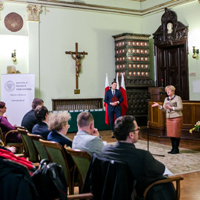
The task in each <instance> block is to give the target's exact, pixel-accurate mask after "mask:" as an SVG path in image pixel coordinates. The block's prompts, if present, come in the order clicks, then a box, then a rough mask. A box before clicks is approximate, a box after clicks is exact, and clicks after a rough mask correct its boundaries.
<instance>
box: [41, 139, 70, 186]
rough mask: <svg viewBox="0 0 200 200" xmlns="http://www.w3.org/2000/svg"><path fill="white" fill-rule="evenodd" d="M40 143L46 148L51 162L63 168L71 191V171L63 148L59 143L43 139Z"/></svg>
mask: <svg viewBox="0 0 200 200" xmlns="http://www.w3.org/2000/svg"><path fill="white" fill-rule="evenodd" d="M39 141H40V142H41V143H42V145H43V146H44V147H45V149H46V151H47V153H48V155H49V158H50V160H51V161H52V162H55V163H57V164H59V165H61V166H62V169H63V172H64V175H65V178H66V181H67V184H68V186H69V187H70V190H71V176H70V170H69V166H68V163H67V158H66V155H65V152H64V149H63V147H62V146H61V145H60V144H59V143H58V142H52V141H46V140H42V139H39Z"/></svg>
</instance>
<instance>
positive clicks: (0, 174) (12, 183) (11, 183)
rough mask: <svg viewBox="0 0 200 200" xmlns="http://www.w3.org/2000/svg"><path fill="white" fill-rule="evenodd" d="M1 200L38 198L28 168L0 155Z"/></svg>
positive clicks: (32, 199)
mask: <svg viewBox="0 0 200 200" xmlns="http://www.w3.org/2000/svg"><path fill="white" fill-rule="evenodd" d="M0 194H1V195H0V200H5V199H9V200H27V199H28V200H38V199H39V196H38V193H37V190H36V188H35V185H34V183H33V181H32V179H31V177H30V174H29V172H28V170H27V168H25V167H23V166H22V165H19V164H17V163H13V162H10V161H9V160H7V159H3V158H1V157H0Z"/></svg>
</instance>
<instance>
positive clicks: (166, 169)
mask: <svg viewBox="0 0 200 200" xmlns="http://www.w3.org/2000/svg"><path fill="white" fill-rule="evenodd" d="M163 175H173V174H172V172H171V171H169V169H168V168H167V167H166V166H165V171H164V173H163Z"/></svg>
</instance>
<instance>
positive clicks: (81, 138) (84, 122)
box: [72, 112, 103, 155]
mask: <svg viewBox="0 0 200 200" xmlns="http://www.w3.org/2000/svg"><path fill="white" fill-rule="evenodd" d="M77 126H78V132H77V134H76V136H75V137H74V139H73V142H72V148H73V149H80V150H82V151H87V152H88V153H89V154H90V155H92V154H93V153H96V154H99V155H101V151H102V147H103V141H102V139H101V138H100V137H99V132H98V130H97V129H96V128H94V119H93V116H92V114H91V113H89V112H82V113H80V114H79V115H78V117H77Z"/></svg>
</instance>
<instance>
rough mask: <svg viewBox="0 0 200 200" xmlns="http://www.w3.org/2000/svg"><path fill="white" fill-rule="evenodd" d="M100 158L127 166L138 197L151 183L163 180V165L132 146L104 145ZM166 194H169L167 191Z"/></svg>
mask: <svg viewBox="0 0 200 200" xmlns="http://www.w3.org/2000/svg"><path fill="white" fill-rule="evenodd" d="M102 156H103V157H104V158H106V159H113V160H119V161H121V162H124V163H126V164H127V165H128V166H129V169H130V171H131V174H132V177H133V179H136V180H137V184H136V187H135V188H136V191H137V194H138V195H139V196H143V193H144V190H145V189H146V188H147V186H148V185H150V184H151V183H152V182H154V181H156V180H160V179H164V178H165V177H164V176H163V173H164V171H165V165H163V164H162V163H161V162H159V161H157V160H155V159H154V157H153V156H152V155H151V154H150V153H149V152H148V151H144V150H142V149H136V148H135V145H134V144H130V143H123V142H117V143H116V144H115V145H114V146H113V145H105V146H104V147H103V148H102ZM161 189H163V188H161ZM158 190H160V189H158ZM172 190H173V187H172ZM168 193H170V192H169V191H168V190H167V194H168ZM173 195H174V194H173V192H172V196H173ZM168 199H169V198H168Z"/></svg>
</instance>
